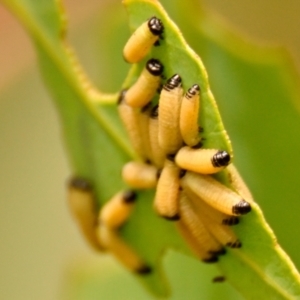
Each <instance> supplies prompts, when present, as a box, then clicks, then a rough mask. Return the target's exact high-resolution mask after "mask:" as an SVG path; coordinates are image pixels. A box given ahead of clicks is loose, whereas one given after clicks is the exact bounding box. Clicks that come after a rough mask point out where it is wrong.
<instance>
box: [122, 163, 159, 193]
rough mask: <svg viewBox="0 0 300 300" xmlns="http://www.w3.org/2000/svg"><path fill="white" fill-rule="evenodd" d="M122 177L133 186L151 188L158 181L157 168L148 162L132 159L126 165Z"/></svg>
mask: <svg viewBox="0 0 300 300" xmlns="http://www.w3.org/2000/svg"><path fill="white" fill-rule="evenodd" d="M122 179H123V181H124V182H125V183H126V184H128V185H129V186H130V187H132V188H136V189H151V188H154V187H155V186H156V183H157V168H155V167H154V166H153V165H149V164H146V163H141V162H136V161H131V162H128V163H127V164H125V165H124V167H123V169H122Z"/></svg>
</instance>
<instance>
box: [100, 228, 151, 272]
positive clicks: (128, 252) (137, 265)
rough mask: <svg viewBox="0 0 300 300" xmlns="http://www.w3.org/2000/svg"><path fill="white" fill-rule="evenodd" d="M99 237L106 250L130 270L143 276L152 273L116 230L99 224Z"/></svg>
mask: <svg viewBox="0 0 300 300" xmlns="http://www.w3.org/2000/svg"><path fill="white" fill-rule="evenodd" d="M97 236H98V239H99V240H100V241H101V243H103V245H104V246H105V248H106V249H108V250H109V251H110V252H112V253H113V254H114V255H115V257H116V258H117V259H118V260H119V261H120V262H121V263H122V264H124V265H125V266H126V267H127V268H128V269H129V270H132V271H133V272H136V273H139V274H141V275H142V274H148V273H150V272H151V268H150V267H149V266H147V265H146V264H145V262H144V261H143V260H142V259H141V258H140V257H139V255H138V254H137V253H136V251H135V250H134V249H133V248H131V247H130V246H129V245H128V244H126V243H125V242H124V241H123V240H122V239H121V237H120V236H119V234H118V232H117V231H116V230H113V229H110V228H108V227H106V226H105V225H103V224H99V226H98V228H97Z"/></svg>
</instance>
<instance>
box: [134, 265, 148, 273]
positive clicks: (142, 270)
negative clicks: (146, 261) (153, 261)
mask: <svg viewBox="0 0 300 300" xmlns="http://www.w3.org/2000/svg"><path fill="white" fill-rule="evenodd" d="M136 272H137V273H138V274H140V275H148V274H150V273H151V272H152V268H151V267H149V266H146V265H145V266H141V267H140V268H138V269H137V270H136Z"/></svg>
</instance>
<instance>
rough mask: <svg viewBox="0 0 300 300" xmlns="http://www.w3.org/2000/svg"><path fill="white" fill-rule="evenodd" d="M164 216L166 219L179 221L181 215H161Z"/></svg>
mask: <svg viewBox="0 0 300 300" xmlns="http://www.w3.org/2000/svg"><path fill="white" fill-rule="evenodd" d="M161 217H163V218H164V219H166V220H168V221H178V220H180V215H179V214H176V215H174V216H161Z"/></svg>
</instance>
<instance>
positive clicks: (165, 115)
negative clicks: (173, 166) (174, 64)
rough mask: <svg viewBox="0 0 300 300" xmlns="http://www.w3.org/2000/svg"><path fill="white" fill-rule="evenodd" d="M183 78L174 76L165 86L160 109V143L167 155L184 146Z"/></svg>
mask: <svg viewBox="0 0 300 300" xmlns="http://www.w3.org/2000/svg"><path fill="white" fill-rule="evenodd" d="M182 93H183V90H182V87H181V77H180V76H179V75H178V74H175V75H173V76H172V77H171V78H170V79H169V80H168V81H167V83H166V84H165V85H164V86H163V89H162V91H161V93H160V98H159V107H158V143H159V145H160V147H161V148H162V149H163V150H164V151H165V153H166V154H174V153H176V152H177V151H178V149H179V148H180V147H181V145H182V137H181V133H180V128H179V117H180V105H181V100H182Z"/></svg>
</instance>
